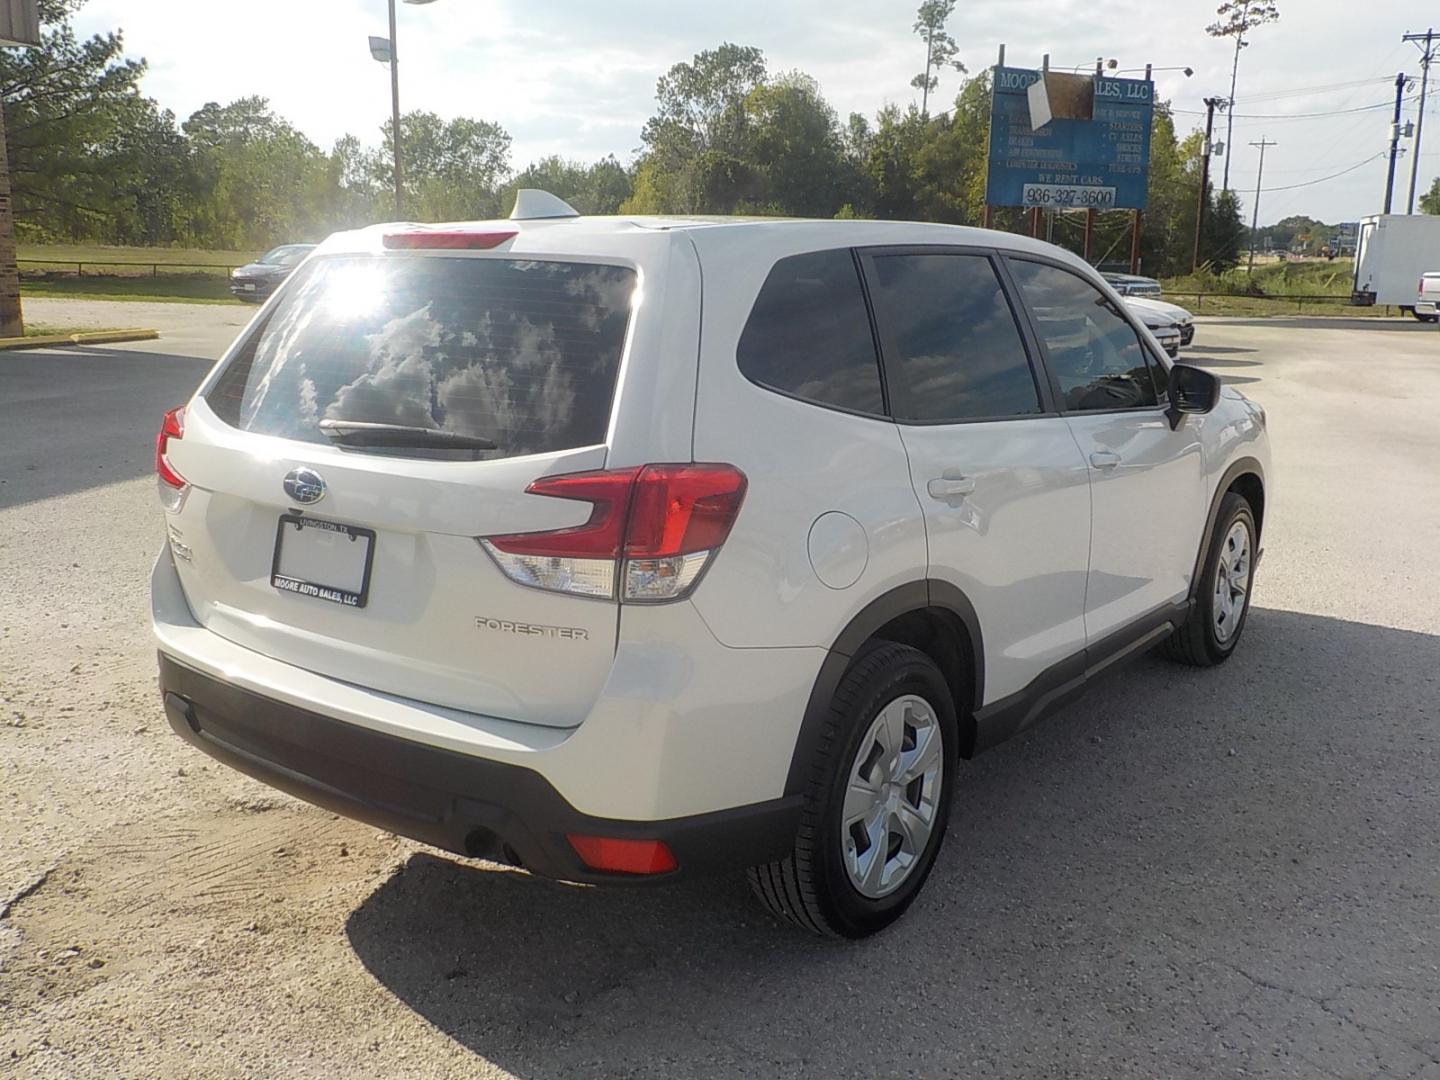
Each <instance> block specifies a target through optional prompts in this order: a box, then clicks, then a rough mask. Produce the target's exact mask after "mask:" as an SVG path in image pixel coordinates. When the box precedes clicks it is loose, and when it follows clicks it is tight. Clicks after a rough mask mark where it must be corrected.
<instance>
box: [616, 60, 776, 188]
mask: <svg viewBox="0 0 1440 1080" xmlns="http://www.w3.org/2000/svg"><path fill="white" fill-rule="evenodd" d="M765 78H766V68H765V55H764V54H763V53H762V52H761V51H760V50H759V49H756V48H753V47H751V46H744V45H734V44H730V43H729V42H727V43H725V44H723V45H721V46H720V47H719V48H717V49H709V50H707V51H705V52H702V53H697V54H696V55H695V56H694V57H693V58H692V60H691V61H690V62H689V63H688V64H676V65H675V66H674V67H672V68H671V69H670V70H669V71H668V72H666V73H665V74H664V75H662V76H661V77H660V80H659V82H658V83H657V84H656V87H655V103H656V110H655V115H654V116H652V117H651V118H650V119H649V120H647V121H646V123H645V127H644V129H643V130H642V131H641V133H640V138H641V141H642V142H643V143H644V146H645V152H644V154H643V155H642V157H641V160H640V162H639V164H638V166H637V168H636V175H635V194H634V196H633V197H632V198H631V199H630V200H629V201H628V202H627V203H626V204H625V209H626V210H627V212H641V213H697V212H699V211H701V210H702V209H711V210H719V211H721V212H725V211H726V210H728V209H733V208H734V207H735V206H738V205H739V204H741V203H743V202H747V201H754V200H755V199H756V198H757V197H758V196H759V194H760V191H759V189H760V187H761V186H762V185H761V179H760V177H758V176H757V174H756V171H755V170H754V168H753V167H752V166H751V165H750V164H749V163H748V162H746V160H745V145H744V144H745V139H746V136H747V135H748V123H747V121H746V114H745V100H746V98H747V97H748V96H749V95H750V93H751V92H752V91H754V90H755V89H756V88H758V87H759V86H761V85H762V84H763V83H764V82H765Z"/></svg>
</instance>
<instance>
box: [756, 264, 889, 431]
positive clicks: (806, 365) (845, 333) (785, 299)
mask: <svg viewBox="0 0 1440 1080" xmlns="http://www.w3.org/2000/svg"><path fill="white" fill-rule="evenodd" d="M736 359H737V361H738V362H739V365H740V371H741V373H742V374H743V375H744V376H745V377H746V378H748V379H750V380H751V381H752V382H755V383H759V384H760V385H761V386H764V387H767V388H769V389H771V390H778V391H780V392H781V393H783V394H789V395H791V396H792V397H797V398H801V399H803V400H805V401H809V402H812V403H814V404H816V405H824V406H826V407H829V408H836V409H844V410H846V411H848V412H858V413H868V414H872V415H878V414H880V413H882V412H884V409H885V403H884V396H883V394H882V393H881V390H880V364H879V360H878V358H877V356H876V353H875V338H874V335H873V333H872V331H871V329H870V316H869V313H868V312H867V310H866V307H865V294H864V292H863V291H862V289H861V286H860V272H859V270H858V269H857V267H856V265H855V257H854V256H853V255H852V254H851V253H850V250H849V249H848V248H841V249H837V250H834V251H815V252H810V253H808V254H805V255H792V256H790V257H788V258H784V259H781V260H780V261H779V262H777V263H776V264H775V266H774V267H773V268H772V269H771V271H770V274H769V276H768V277H767V278H766V279H765V284H764V285H763V286H761V289H760V294H759V296H757V297H756V299H755V306H754V307H753V308H752V309H751V312H750V318H749V319H748V321H747V322H746V323H745V329H744V330H743V331H742V333H741V335H740V344H739V347H738V348H737V350H736Z"/></svg>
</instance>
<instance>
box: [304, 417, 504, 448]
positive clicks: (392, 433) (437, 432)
mask: <svg viewBox="0 0 1440 1080" xmlns="http://www.w3.org/2000/svg"><path fill="white" fill-rule="evenodd" d="M320 430H321V431H323V432H324V433H325V435H326V436H327V437H328V438H330V439H333V440H334V441H335V442H337V443H339V444H340V445H341V446H393V447H397V448H406V449H418V450H494V449H497V444H496V443H494V442H492V441H491V440H489V439H487V438H484V437H483V436H480V435H464V434H461V433H460V432H458V431H443V430H441V429H440V428H427V427H414V426H411V425H409V424H376V423H371V422H369V421H365V420H321V421H320Z"/></svg>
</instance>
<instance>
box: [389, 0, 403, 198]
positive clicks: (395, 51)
mask: <svg viewBox="0 0 1440 1080" xmlns="http://www.w3.org/2000/svg"><path fill="white" fill-rule="evenodd" d="M390 125H391V126H390V149H391V151H392V154H393V161H394V174H395V220H396V221H399V220H400V219H401V218H403V217H404V216H405V210H404V196H403V195H402V194H401V193H402V191H403V190H404V189H403V187H402V186H401V177H400V50H399V46H398V45H397V44H396V41H395V0H390Z"/></svg>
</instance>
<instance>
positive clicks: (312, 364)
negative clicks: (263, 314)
mask: <svg viewBox="0 0 1440 1080" xmlns="http://www.w3.org/2000/svg"><path fill="white" fill-rule="evenodd" d="M634 291H635V272H634V271H633V270H630V269H627V268H624V267H618V266H601V265H598V264H591V263H570V262H538V261H528V260H527V261H521V260H513V259H504V260H501V259H474V258H444V257H417V256H384V257H376V256H332V257H329V258H323V259H317V260H312V261H311V262H310V263H308V264H307V265H306V266H304V267H302V268H301V269H300V270H299V271H298V272H297V274H296V275H295V276H294V277H293V278H292V279H291V282H290V284H288V285H287V286H286V289H285V294H284V296H283V297H282V298H281V299H280V301H279V303H278V305H277V307H276V308H275V309H274V311H273V313H272V314H271V315H270V316H269V317H268V318H267V319H266V321H265V323H264V325H263V326H261V327H260V328H259V330H257V331H256V332H254V334H253V335H252V337H251V339H250V341H249V342H248V344H247V346H246V348H244V349H243V350H242V351H241V352H240V353H239V354H238V355H237V356H236V357H235V359H234V361H233V362H232V363H231V364H230V365H229V366H228V367H227V368H226V369H225V371H224V372H222V373H221V375H220V378H219V379H218V380H217V381H216V383H215V385H214V386H213V387H212V388H211V390H210V392H209V393H208V394H207V395H206V400H207V401H208V402H209V404H210V407H211V408H212V409H213V410H214V411H215V412H216V414H217V415H219V417H220V418H221V419H222V420H224V421H225V422H226V423H229V424H232V425H233V426H235V427H238V428H240V429H242V430H244V431H253V432H257V433H259V434H264V435H280V436H284V437H286V438H291V439H300V440H304V441H306V442H316V443H326V442H328V441H329V440H328V439H327V438H326V436H325V434H324V433H323V432H322V431H321V430H320V428H319V423H320V421H321V420H326V419H333V420H359V421H365V422H369V423H387V424H404V425H408V426H419V427H426V428H439V429H442V430H445V431H453V432H457V433H459V434H462V435H473V436H479V437H481V438H485V439H489V440H490V441H491V442H493V443H495V444H496V449H495V450H492V451H486V452H484V453H483V454H482V455H481V456H482V457H487V458H501V457H513V456H515V455H518V454H536V453H546V452H551V451H557V450H569V449H573V448H575V447H580V446H591V445H594V444H597V443H602V442H604V441H605V431H606V428H607V426H608V423H609V419H610V405H611V400H612V398H613V397H614V393H615V380H616V373H617V371H618V370H619V367H620V355H621V352H622V351H623V348H624V343H625V332H626V328H627V326H628V324H629V319H630V307H631V297H632V295H633V293H634ZM385 452H386V453H391V454H396V453H400V454H405V453H408V452H407V451H397V450H394V449H387V450H386V451H385ZM422 456H429V455H422Z"/></svg>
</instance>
